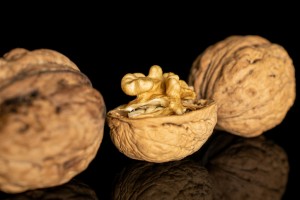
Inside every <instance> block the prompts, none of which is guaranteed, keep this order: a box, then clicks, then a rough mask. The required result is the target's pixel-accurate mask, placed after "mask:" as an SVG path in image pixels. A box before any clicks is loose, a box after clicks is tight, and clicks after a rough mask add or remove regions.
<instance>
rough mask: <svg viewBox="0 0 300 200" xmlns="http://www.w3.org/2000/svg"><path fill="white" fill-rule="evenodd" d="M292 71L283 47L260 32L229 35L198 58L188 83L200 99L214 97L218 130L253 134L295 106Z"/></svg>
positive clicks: (289, 59)
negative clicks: (261, 35) (258, 33)
mask: <svg viewBox="0 0 300 200" xmlns="http://www.w3.org/2000/svg"><path fill="white" fill-rule="evenodd" d="M294 70H295V69H294V66H293V62H292V60H291V58H290V57H289V55H288V53H287V52H286V50H285V49H284V48H283V47H282V46H280V45H277V44H273V43H271V42H269V41H268V40H266V39H264V38H262V37H260V36H252V35H249V36H231V37H228V38H226V39H225V40H223V41H220V42H218V43H216V44H214V45H212V46H210V47H209V48H207V49H206V50H205V51H204V52H203V53H202V54H201V55H199V56H198V57H197V58H196V59H195V61H194V63H193V65H192V68H191V71H190V76H189V84H190V85H193V86H194V88H195V92H196V94H197V97H198V98H205V99H207V98H208V99H213V100H214V101H216V103H217V105H218V122H217V125H216V128H217V129H221V130H225V131H228V132H230V133H233V134H236V135H240V136H244V137H254V136H258V135H260V134H262V133H263V132H265V131H267V130H269V129H271V128H273V127H275V126H276V125H278V124H280V123H281V122H282V120H283V119H284V118H285V116H286V113H287V112H288V110H289V109H290V107H291V106H292V105H293V103H294V100H295V96H296V91H295V87H296V86H295V85H296V83H295V71H294Z"/></svg>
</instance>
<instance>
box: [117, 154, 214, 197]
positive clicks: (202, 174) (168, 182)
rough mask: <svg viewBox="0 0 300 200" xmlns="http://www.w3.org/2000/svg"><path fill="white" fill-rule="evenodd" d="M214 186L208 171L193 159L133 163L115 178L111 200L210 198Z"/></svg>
mask: <svg viewBox="0 0 300 200" xmlns="http://www.w3.org/2000/svg"><path fill="white" fill-rule="evenodd" d="M212 197H213V188H212V185H211V179H210V177H209V174H208V172H207V170H206V169H205V168H204V167H203V166H201V165H199V164H198V163H196V162H194V161H192V160H187V159H184V160H180V161H174V162H167V163H159V164H158V163H147V162H136V163H134V164H132V165H130V166H127V167H126V168H124V169H123V170H122V171H121V173H120V174H118V176H117V177H116V179H115V185H114V190H113V195H112V199H113V200H129V199H130V200H139V199H143V200H154V199H155V200H160V199H178V200H186V199H188V200H193V199H195V200H196V199H197V200H202V199H203V200H210V199H213V198H212Z"/></svg>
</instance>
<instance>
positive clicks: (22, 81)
mask: <svg viewBox="0 0 300 200" xmlns="http://www.w3.org/2000/svg"><path fill="white" fill-rule="evenodd" d="M105 114H106V111H105V103H104V100H103V98H102V95H101V93H100V92H98V91H97V90H95V89H94V88H93V87H92V85H91V83H90V81H89V79H88V78H87V77H86V76H85V75H84V74H83V73H81V72H80V71H79V69H78V68H77V66H76V65H75V64H74V63H72V62H71V61H70V60H69V59H68V58H67V57H65V56H63V55H62V54H60V53H58V52H55V51H52V50H47V49H41V50H34V51H27V50H25V49H14V50H12V51H11V52H9V53H7V54H6V55H4V57H3V58H0V190H2V191H5V192H8V193H17V192H22V191H26V190H29V189H36V188H44V187H50V186H56V185H60V184H63V183H66V182H68V181H69V180H70V179H71V178H72V177H74V176H75V175H77V174H78V173H80V172H82V171H83V170H85V169H86V168H87V166H88V165H89V163H90V162H91V161H92V159H93V158H94V157H95V155H96V153H97V151H98V148H99V146H100V144H101V141H102V138H103V129H104V122H105Z"/></svg>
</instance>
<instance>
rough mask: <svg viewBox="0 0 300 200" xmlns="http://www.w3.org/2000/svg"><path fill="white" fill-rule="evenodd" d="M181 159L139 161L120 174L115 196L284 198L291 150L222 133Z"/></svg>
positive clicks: (133, 199) (186, 199)
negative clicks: (288, 151)
mask: <svg viewBox="0 0 300 200" xmlns="http://www.w3.org/2000/svg"><path fill="white" fill-rule="evenodd" d="M201 151H202V152H201V153H199V154H201V156H199V155H197V154H195V155H193V156H190V157H189V158H186V159H184V160H181V161H175V162H168V163H162V164H156V163H148V162H135V163H134V164H133V165H130V166H127V167H126V168H124V169H123V170H122V171H121V172H120V174H119V175H118V176H117V177H116V181H115V185H114V190H113V194H112V196H113V199H114V200H129V199H130V200H136V199H138V200H139V199H143V200H147V199H151V200H160V199H178V200H180V199H183V200H193V199H205V200H209V199H217V200H223V199H224V200H231V199H232V200H249V199H251V200H252V199H263V200H268V199H270V200H271V199H272V200H276V199H281V198H282V196H283V194H284V191H285V187H286V184H287V179H288V172H289V164H288V158H287V155H286V153H285V151H284V150H283V149H282V148H281V147H280V146H278V145H277V144H275V143H274V142H272V141H270V140H268V139H266V138H265V137H264V136H259V137H255V138H241V137H239V136H235V135H232V134H228V133H224V132H216V133H215V134H214V137H212V139H211V140H210V142H209V143H208V144H207V147H206V149H205V152H203V151H204V149H202V150H201Z"/></svg>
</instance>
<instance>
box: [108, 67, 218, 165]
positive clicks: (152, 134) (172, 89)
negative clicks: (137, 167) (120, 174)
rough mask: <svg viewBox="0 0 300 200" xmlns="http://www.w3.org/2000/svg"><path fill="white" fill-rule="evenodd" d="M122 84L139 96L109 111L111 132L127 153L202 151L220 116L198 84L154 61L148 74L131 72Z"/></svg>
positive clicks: (150, 155) (178, 155) (153, 156)
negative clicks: (203, 97)
mask: <svg viewBox="0 0 300 200" xmlns="http://www.w3.org/2000/svg"><path fill="white" fill-rule="evenodd" d="M121 82H122V89H123V91H124V92H125V93H126V94H128V95H136V96H137V98H136V99H134V100H132V101H131V102H129V103H128V104H126V105H121V106H119V107H117V108H115V109H113V110H111V111H109V112H108V113H107V122H108V125H109V127H110V129H111V130H110V136H111V139H112V141H113V143H114V144H115V146H116V147H117V148H118V150H119V151H120V152H122V153H123V154H125V155H126V156H128V157H130V158H132V159H136V160H145V161H149V162H157V163H159V162H167V161H172V160H180V159H182V158H184V157H186V156H188V155H191V154H192V153H194V152H196V151H197V150H199V149H200V148H201V146H202V145H203V144H204V143H205V142H206V140H207V139H208V138H209V137H210V135H211V134H212V131H213V128H214V126H215V124H216V120H217V110H216V109H217V106H216V105H215V103H214V102H213V101H209V100H195V98H196V95H195V93H194V91H193V88H192V87H189V86H188V85H187V84H186V83H185V82H184V81H182V80H180V79H179V77H178V76H177V75H175V74H173V73H164V74H163V73H162V70H161V68H160V67H159V66H152V67H151V68H150V72H149V75H148V76H147V77H146V76H145V75H143V74H141V73H135V74H127V75H125V76H124V77H123V79H122V81H121Z"/></svg>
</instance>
